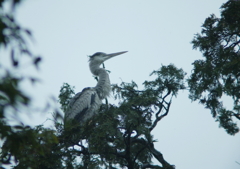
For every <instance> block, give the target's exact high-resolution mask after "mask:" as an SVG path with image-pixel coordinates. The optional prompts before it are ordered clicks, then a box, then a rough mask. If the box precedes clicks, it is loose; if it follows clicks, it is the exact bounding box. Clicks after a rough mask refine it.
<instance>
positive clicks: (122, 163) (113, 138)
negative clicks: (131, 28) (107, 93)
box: [59, 65, 185, 169]
mask: <svg viewBox="0 0 240 169" xmlns="http://www.w3.org/2000/svg"><path fill="white" fill-rule="evenodd" d="M151 75H155V76H157V77H156V79H155V80H153V81H145V82H144V83H143V86H144V89H143V90H138V86H137V84H136V83H135V82H131V83H124V82H123V83H122V84H121V85H120V86H118V85H113V92H114V95H115V98H118V99H119V100H120V103H119V106H116V105H111V104H109V105H103V106H102V108H101V110H100V113H99V115H97V116H96V117H94V118H93V119H91V120H89V121H88V122H86V123H85V124H84V125H83V126H81V127H74V128H72V127H71V128H70V129H68V128H64V129H63V130H62V134H60V137H59V138H61V139H59V140H60V142H61V143H63V144H65V145H66V146H67V147H68V146H72V149H70V150H69V149H68V150H69V153H70V152H71V156H72V157H73V156H74V157H77V156H80V157H81V159H79V164H78V165H77V166H78V167H80V166H81V167H82V168H99V167H100V166H102V167H105V168H116V167H127V168H129V169H134V168H174V166H173V165H170V164H169V163H168V162H167V161H166V160H165V159H164V158H163V155H162V154H161V152H159V151H158V150H156V149H155V148H154V142H155V140H154V139H153V136H152V135H151V131H152V130H153V129H154V128H155V127H156V126H157V124H158V122H159V121H161V120H162V119H163V117H165V116H166V115H167V114H168V113H169V109H170V105H171V100H172V96H177V92H178V91H179V90H182V89H184V88H185V86H184V82H183V80H184V76H185V73H184V72H183V70H182V69H177V68H176V67H175V66H174V65H168V66H162V67H161V69H159V70H157V71H153V72H152V73H151ZM66 86H67V87H69V85H66V84H64V85H63V86H62V89H63V88H65V87H66ZM71 90H72V89H68V90H61V91H63V92H64V91H71ZM64 94H66V96H67V95H68V94H70V93H69V92H65V93H61V94H60V96H61V98H66V96H65V97H62V96H63V95H64ZM70 96H71V95H70ZM60 100H61V99H60ZM64 130H65V131H64ZM73 135H74V139H73ZM76 138H77V139H76ZM80 139H81V142H79V140H80ZM69 157H70V156H68V158H67V159H69ZM153 157H155V158H156V159H157V160H158V161H159V163H160V164H161V166H160V165H152V158H153ZM73 160H75V159H73ZM81 167H80V168H81Z"/></svg>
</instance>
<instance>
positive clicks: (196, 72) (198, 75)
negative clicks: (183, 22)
mask: <svg viewBox="0 0 240 169" xmlns="http://www.w3.org/2000/svg"><path fill="white" fill-rule="evenodd" d="M192 44H193V48H194V49H199V50H200V51H201V52H202V54H203V57H204V59H199V60H196V61H195V62H194V63H193V66H194V68H193V72H192V74H191V76H190V78H189V79H188V85H189V88H190V95H189V97H190V99H192V100H193V101H196V100H198V101H199V102H200V103H201V104H203V105H205V107H206V108H208V109H210V110H211V113H212V116H213V117H214V118H216V120H217V121H218V122H219V124H220V126H221V127H223V128H224V129H225V130H226V131H227V133H229V134H231V135H233V134H235V133H237V132H238V131H239V127H238V126H237V124H236V122H235V120H240V100H239V99H240V1H228V2H226V3H225V4H223V5H222V6H221V18H217V17H216V16H215V15H214V14H212V15H211V16H209V17H208V18H207V19H206V20H205V22H204V23H203V25H202V31H201V34H199V33H198V34H196V35H195V37H194V39H193V40H192ZM224 96H225V97H226V96H227V97H228V98H229V99H230V98H231V99H232V101H233V107H232V109H229V108H227V107H226V105H225V104H224V102H223V101H222V100H221V99H222V98H223V97H224Z"/></svg>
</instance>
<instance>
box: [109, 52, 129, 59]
mask: <svg viewBox="0 0 240 169" xmlns="http://www.w3.org/2000/svg"><path fill="white" fill-rule="evenodd" d="M126 52H128V51H124V52H117V53H111V54H107V56H108V58H107V59H110V58H112V57H114V56H117V55H121V54H124V53H126Z"/></svg>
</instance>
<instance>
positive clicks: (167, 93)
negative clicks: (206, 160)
mask: <svg viewBox="0 0 240 169" xmlns="http://www.w3.org/2000/svg"><path fill="white" fill-rule="evenodd" d="M4 3H11V4H10V5H11V7H12V8H11V9H10V11H6V10H5V9H4V8H3V6H4V5H3V4H4ZM19 3H21V0H17V1H15V0H13V1H10V2H9V1H4V0H1V1H0V30H1V31H0V49H1V50H4V51H10V53H9V56H10V57H9V58H10V60H11V63H12V67H11V69H9V68H5V67H4V66H3V64H2V63H0V69H1V71H2V72H4V73H2V74H1V75H0V76H1V78H0V79H1V80H0V118H1V119H0V138H1V140H3V143H2V146H1V152H0V167H1V168H4V167H5V165H6V164H12V165H13V166H12V168H15V169H20V168H32V169H37V168H44V169H56V168H59V169H61V168H68V169H71V168H72V169H80V168H84V169H86V168H90V169H91V168H94V169H96V168H116V167H119V166H120V167H127V168H128V169H134V168H143V169H144V168H164V169H172V168H174V166H173V165H170V164H169V163H168V162H167V161H166V160H165V159H164V158H163V155H162V154H161V152H160V151H158V150H157V149H156V148H155V147H154V142H155V140H154V139H153V136H152V135H151V131H152V130H154V128H155V127H156V126H157V124H158V123H159V122H160V121H161V120H162V119H163V117H165V116H167V114H168V113H169V110H170V106H171V101H172V97H173V96H177V93H178V91H179V90H182V89H184V88H185V87H184V84H183V80H184V76H185V73H184V72H183V70H182V69H177V68H176V67H175V66H174V65H169V66H162V67H161V68H160V69H159V70H157V71H153V72H152V74H151V75H155V76H156V79H155V80H153V81H145V82H144V83H143V86H144V89H143V90H138V87H137V84H136V83H135V82H131V83H122V84H121V85H120V86H118V85H114V86H113V91H114V93H115V97H116V98H118V99H119V101H120V104H119V105H118V106H116V105H112V104H108V103H107V102H106V104H103V105H102V107H101V109H100V110H99V115H97V116H95V117H94V118H93V119H90V120H89V121H88V122H86V123H85V124H84V126H81V127H80V126H70V127H68V126H65V125H64V124H63V123H61V122H57V121H56V122H55V127H56V129H48V128H44V127H43V126H36V127H34V128H32V127H30V126H26V125H24V124H23V122H21V121H17V122H18V125H11V124H9V123H8V122H7V118H8V113H9V112H10V111H11V112H12V113H14V114H15V115H16V116H18V114H19V113H20V112H19V109H21V108H22V107H25V108H26V109H25V110H26V111H31V110H29V109H28V106H29V104H30V102H31V100H30V99H29V97H28V96H27V95H26V94H25V93H24V91H22V90H21V89H20V87H19V86H20V84H21V83H22V82H23V81H26V80H29V81H31V82H32V83H35V82H36V81H37V79H36V78H34V77H29V76H26V75H24V74H21V69H22V68H23V67H22V66H21V65H22V59H21V58H22V57H28V59H29V61H30V62H31V63H32V64H31V65H32V66H34V67H35V68H36V69H38V67H39V63H40V61H41V57H40V56H36V55H34V54H33V53H32V52H31V51H30V49H29V48H28V46H27V43H26V41H27V39H29V38H31V36H32V34H31V32H30V31H29V30H28V29H25V28H23V27H21V26H20V25H19V24H18V23H17V21H16V20H15V16H14V10H15V8H16V6H17V5H18V4H19ZM15 70H17V71H18V74H14V73H12V72H14V71H15ZM73 94H74V90H73V88H71V86H70V85H68V84H64V85H63V87H62V88H61V90H60V95H59V101H60V104H61V108H62V110H63V111H65V110H66V108H67V105H68V103H69V100H70V99H71V97H72V96H73ZM55 113H56V115H57V117H59V114H58V112H55ZM153 157H155V158H156V159H157V160H158V161H159V163H160V164H158V165H153V164H152V158H153Z"/></svg>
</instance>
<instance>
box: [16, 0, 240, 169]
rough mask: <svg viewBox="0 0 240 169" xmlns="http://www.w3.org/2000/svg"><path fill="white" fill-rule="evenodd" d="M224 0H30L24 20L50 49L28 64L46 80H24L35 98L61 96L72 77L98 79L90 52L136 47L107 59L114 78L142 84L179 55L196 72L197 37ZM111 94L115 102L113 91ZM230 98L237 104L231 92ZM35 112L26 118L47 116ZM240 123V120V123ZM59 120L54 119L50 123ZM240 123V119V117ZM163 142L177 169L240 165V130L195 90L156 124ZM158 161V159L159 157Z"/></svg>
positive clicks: (41, 46) (21, 12) (38, 43)
mask: <svg viewBox="0 0 240 169" xmlns="http://www.w3.org/2000/svg"><path fill="white" fill-rule="evenodd" d="M224 2H226V1H224V0H214V1H209V0H199V1H192V0H181V1H178V0H171V1H162V0H149V1H146V0H132V1H129V0H128V1H127V0H121V1H116V0H89V1H81V0H71V1H67V0H65V1H64V0H34V1H33V0H32V1H30V0H25V1H24V3H22V4H21V5H20V7H19V8H18V10H17V11H16V12H17V13H16V14H17V17H18V21H19V23H20V24H21V25H22V26H24V27H27V28H29V29H30V30H31V31H32V33H33V35H34V43H33V45H31V47H32V50H33V51H34V53H36V54H40V55H41V56H42V57H43V62H42V64H41V69H40V71H39V72H36V71H34V70H33V69H31V68H29V67H27V66H26V67H24V68H23V71H24V73H25V74H28V75H34V76H37V77H38V78H40V79H41V83H40V84H38V85H35V86H34V87H31V86H30V85H27V84H26V86H24V89H25V91H26V92H27V93H29V94H31V95H32V96H33V99H34V104H35V105H38V106H41V105H42V106H43V105H44V104H45V103H46V102H47V101H49V97H50V96H51V97H52V96H53V97H55V98H57V96H58V94H59V90H60V87H61V85H62V84H63V83H64V82H67V83H69V84H70V85H73V86H75V88H76V92H79V91H81V90H82V89H83V88H84V87H90V86H95V84H96V81H95V80H94V78H93V77H92V75H91V73H90V71H89V68H88V57H87V56H88V55H91V54H93V53H95V52H105V53H113V52H120V51H126V50H127V51H129V52H128V53H126V54H124V55H120V56H117V57H115V58H114V59H112V60H109V61H107V62H106V63H105V66H106V68H107V69H108V70H110V71H111V73H110V79H111V83H118V84H119V83H121V82H122V81H124V82H131V81H132V80H133V81H135V82H136V83H137V84H138V85H139V86H140V87H141V84H142V82H144V81H145V80H150V79H151V78H150V77H149V74H150V73H151V72H152V71H153V70H156V69H159V68H160V66H161V65H168V64H170V63H173V64H174V65H175V66H176V67H178V68H183V69H184V71H186V72H187V73H188V75H189V74H190V72H191V69H192V65H191V63H193V61H194V60H196V59H201V58H202V56H201V53H200V52H199V51H196V50H192V45H191V44H190V41H191V40H192V39H193V37H194V34H196V33H197V32H200V31H201V25H202V23H203V22H204V20H205V18H206V17H208V16H209V15H210V14H212V13H214V14H215V15H217V16H219V15H220V9H219V7H220V6H221V5H222V4H223V3H224ZM109 102H111V103H114V100H113V98H110V99H109ZM224 102H226V103H228V106H231V103H230V102H228V101H227V100H224ZM47 116H48V117H49V116H50V113H49V114H48V115H46V116H42V117H41V118H40V117H39V116H37V115H31V118H27V117H25V118H26V119H25V121H26V122H27V123H28V124H31V125H37V124H42V123H43V122H44V121H45V119H46V117H47ZM238 124H239V123H238ZM50 125H51V123H50ZM239 125H240V124H239ZM153 134H154V138H155V139H157V140H158V142H157V143H155V145H156V146H155V147H156V148H157V149H158V150H159V151H161V152H162V153H163V155H164V158H165V159H166V160H167V161H168V162H169V163H171V164H174V165H176V167H177V169H193V168H194V169H203V168H204V169H239V168H240V165H239V164H237V163H236V161H238V162H239V163H240V144H239V143H240V135H239V134H237V135H235V136H230V135H228V134H227V133H226V132H225V130H224V129H222V128H219V127H218V123H217V122H215V121H214V119H213V118H212V116H211V114H210V111H209V110H207V109H204V107H203V106H202V105H199V104H198V103H197V102H193V103H192V102H191V101H190V100H189V99H188V91H184V92H180V93H179V95H178V97H177V98H174V99H173V102H172V105H171V109H170V113H169V115H168V116H167V117H165V118H164V119H163V120H162V121H161V122H160V123H159V125H158V127H157V128H156V129H155V130H154V132H153ZM156 164H157V163H156Z"/></svg>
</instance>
